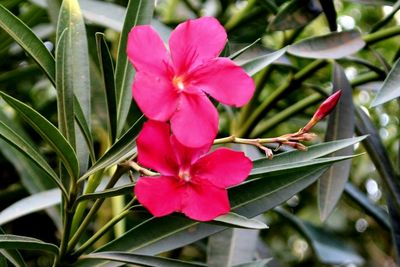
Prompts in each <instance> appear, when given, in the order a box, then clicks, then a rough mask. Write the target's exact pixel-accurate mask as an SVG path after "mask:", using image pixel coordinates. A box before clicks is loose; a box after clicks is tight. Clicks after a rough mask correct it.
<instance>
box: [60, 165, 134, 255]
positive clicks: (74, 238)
mask: <svg viewBox="0 0 400 267" xmlns="http://www.w3.org/2000/svg"><path fill="white" fill-rule="evenodd" d="M125 172H126V167H125V166H124V167H122V166H118V167H117V170H116V171H115V173H114V175H113V176H112V177H111V179H110V181H109V182H108V184H107V185H106V187H105V189H109V188H111V187H113V186H114V185H115V183H116V182H117V181H118V179H119V178H120V177H121V176H122V175H123V174H124V173H125ZM104 200H105V199H102V198H101V199H97V200H96V201H95V202H94V204H93V206H92V208H91V209H90V211H89V213H88V214H87V215H86V217H85V219H84V220H83V221H82V223H81V225H80V226H79V228H78V229H77V230H76V232H75V234H74V235H73V236H72V238H71V240H70V242H69V243H68V249H67V251H72V250H73V248H74V247H75V245H76V244H77V243H78V242H79V240H80V238H81V236H82V234H83V232H84V231H85V230H86V228H87V226H88V225H89V223H90V222H91V221H92V220H93V217H94V216H95V215H96V213H97V211H98V210H99V208H100V207H101V205H102V204H103V202H104Z"/></svg>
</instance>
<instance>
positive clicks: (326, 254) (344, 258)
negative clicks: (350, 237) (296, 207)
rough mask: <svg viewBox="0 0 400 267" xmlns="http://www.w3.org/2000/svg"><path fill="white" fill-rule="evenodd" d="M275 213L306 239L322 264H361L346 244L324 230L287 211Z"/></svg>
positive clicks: (362, 261) (361, 260)
mask: <svg viewBox="0 0 400 267" xmlns="http://www.w3.org/2000/svg"><path fill="white" fill-rule="evenodd" d="M275 211H276V212H278V213H279V214H280V215H282V216H283V217H284V218H285V219H287V220H288V221H289V222H290V223H292V224H293V225H294V226H295V227H296V228H297V229H299V230H300V232H301V233H302V234H303V235H304V236H305V237H306V238H307V240H308V241H309V243H310V244H311V246H312V248H313V250H314V252H315V254H316V256H317V257H318V259H319V260H320V261H321V263H324V264H340V265H341V264H350V263H353V264H363V263H364V259H363V258H361V256H360V255H358V253H357V252H356V251H355V250H354V249H353V248H351V247H350V246H348V244H347V243H345V242H344V241H342V240H341V239H339V238H338V237H337V235H336V234H334V233H331V232H328V231H327V230H325V228H322V227H318V226H315V225H313V224H311V223H309V222H306V221H303V220H301V219H299V218H297V217H295V216H293V215H291V214H290V213H288V212H287V211H285V210H283V209H281V208H276V209H275Z"/></svg>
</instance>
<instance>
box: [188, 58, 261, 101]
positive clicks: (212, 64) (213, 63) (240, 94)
mask: <svg viewBox="0 0 400 267" xmlns="http://www.w3.org/2000/svg"><path fill="white" fill-rule="evenodd" d="M190 76H191V83H192V86H195V87H198V88H200V89H201V90H203V91H204V92H206V93H208V94H210V95H211V96H212V97H213V98H215V99H217V100H218V101H219V102H221V103H223V104H227V105H231V106H236V107H241V106H243V105H245V104H247V102H248V101H249V100H250V98H251V97H252V96H253V93H254V89H255V85H254V81H253V79H252V78H251V77H250V76H249V75H248V74H247V73H246V72H245V71H244V70H243V69H242V68H241V67H240V66H238V65H236V64H235V63H234V62H233V61H232V60H230V59H228V58H215V59H212V60H210V61H208V62H206V63H204V64H203V65H201V66H199V67H198V68H197V69H195V70H193V73H192V74H191V75H190Z"/></svg>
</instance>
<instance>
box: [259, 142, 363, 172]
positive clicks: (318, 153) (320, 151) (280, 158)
mask: <svg viewBox="0 0 400 267" xmlns="http://www.w3.org/2000/svg"><path fill="white" fill-rule="evenodd" d="M366 137H367V136H366V135H365V136H359V137H353V138H348V139H342V140H337V141H331V142H326V143H321V144H316V145H312V146H309V147H308V150H307V151H297V150H295V151H289V152H284V153H281V154H278V155H276V156H275V157H274V158H273V160H269V159H267V158H263V159H259V160H256V161H254V162H253V170H252V173H254V172H256V170H257V169H258V168H265V169H268V168H271V167H273V166H277V165H282V164H296V163H299V162H305V161H310V160H312V159H315V158H320V157H323V156H326V155H329V154H331V153H333V152H335V151H338V150H340V149H343V148H345V147H348V146H352V145H355V144H357V143H359V142H361V141H362V140H364V139H365V138H366Z"/></svg>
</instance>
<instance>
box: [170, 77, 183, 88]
mask: <svg viewBox="0 0 400 267" xmlns="http://www.w3.org/2000/svg"><path fill="white" fill-rule="evenodd" d="M172 84H173V85H174V86H175V88H178V89H179V90H180V91H183V90H184V89H185V83H184V77H182V76H175V77H174V78H173V79H172Z"/></svg>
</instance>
